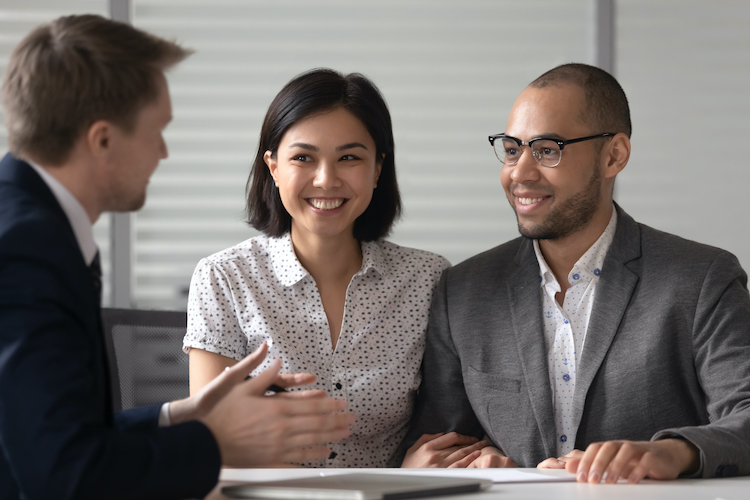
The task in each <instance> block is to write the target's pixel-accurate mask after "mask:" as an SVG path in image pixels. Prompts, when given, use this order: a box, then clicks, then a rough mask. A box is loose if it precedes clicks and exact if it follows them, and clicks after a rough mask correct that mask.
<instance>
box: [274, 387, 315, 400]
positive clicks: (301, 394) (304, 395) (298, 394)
mask: <svg viewBox="0 0 750 500" xmlns="http://www.w3.org/2000/svg"><path fill="white" fill-rule="evenodd" d="M275 397H277V398H288V399H308V398H318V399H320V398H325V397H328V395H327V394H326V393H325V392H324V391H319V390H317V389H310V390H308V391H290V392H277V393H276V395H275Z"/></svg>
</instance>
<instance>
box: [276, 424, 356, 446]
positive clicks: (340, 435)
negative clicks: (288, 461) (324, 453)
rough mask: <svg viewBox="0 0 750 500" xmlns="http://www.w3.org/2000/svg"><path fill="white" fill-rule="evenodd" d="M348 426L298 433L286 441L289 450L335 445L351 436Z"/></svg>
mask: <svg viewBox="0 0 750 500" xmlns="http://www.w3.org/2000/svg"><path fill="white" fill-rule="evenodd" d="M351 434H352V431H351V428H350V427H349V425H346V426H343V427H341V426H339V427H334V428H331V429H327V430H308V431H305V432H299V433H297V434H295V435H294V436H291V437H290V438H289V439H287V440H286V444H287V445H288V446H289V448H298V447H307V446H315V445H322V444H324V443H335V442H336V441H341V440H342V439H345V438H348V437H349V436H351Z"/></svg>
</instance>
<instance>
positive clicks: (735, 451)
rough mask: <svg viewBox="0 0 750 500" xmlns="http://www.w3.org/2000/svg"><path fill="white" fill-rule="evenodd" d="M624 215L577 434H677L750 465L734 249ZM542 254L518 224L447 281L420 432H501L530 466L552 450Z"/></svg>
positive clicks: (743, 316)
mask: <svg viewBox="0 0 750 500" xmlns="http://www.w3.org/2000/svg"><path fill="white" fill-rule="evenodd" d="M617 211H618V217H619V219H618V223H617V231H616V233H615V236H614V241H613V243H612V246H611V247H610V250H609V253H608V254H607V257H606V260H605V261H604V265H603V268H602V274H601V276H600V281H599V284H598V286H597V291H596V297H595V299H594V300H595V302H594V307H593V311H592V315H591V318H590V322H589V327H588V333H587V335H586V341H585V344H584V346H583V352H582V353H581V357H580V361H579V366H578V371H577V381H576V392H575V395H574V417H573V418H574V419H575V422H576V423H577V425H578V432H577V435H576V442H575V447H576V448H577V449H585V448H586V447H587V446H588V445H589V444H590V443H592V442H596V441H603V440H611V439H630V440H649V439H659V438H665V437H670V436H681V437H683V438H685V439H687V440H689V441H691V442H692V443H693V444H695V446H697V447H698V449H699V450H700V453H701V468H700V470H699V471H698V473H697V474H696V475H697V476H703V477H714V476H730V475H738V474H740V475H747V474H750V296H749V295H748V291H747V275H746V274H745V272H744V271H743V270H742V268H741V267H740V265H739V263H738V261H737V259H736V258H735V257H734V256H733V255H731V254H730V253H728V252H726V251H723V250H720V249H717V248H714V247H710V246H707V245H702V244H699V243H695V242H692V241H688V240H684V239H682V238H679V237H677V236H673V235H670V234H667V233H663V232H660V231H656V230H654V229H652V228H650V227H648V226H644V225H641V224H638V223H636V222H635V221H634V220H633V219H632V218H631V217H630V216H628V215H627V214H626V213H625V212H623V211H622V209H620V208H619V207H617ZM541 311H542V295H541V287H540V284H539V265H538V263H537V260H536V256H535V255H534V249H533V245H532V242H531V240H529V239H526V238H518V239H515V240H513V241H510V242H508V243H506V244H504V245H501V246H499V247H496V248H493V249H491V250H489V251H487V252H484V253H482V254H479V255H477V256H475V257H473V258H471V259H469V260H467V261H465V262H463V263H461V264H459V265H457V266H455V267H453V268H452V269H449V270H447V271H446V273H445V274H444V275H443V278H442V280H441V282H440V284H439V286H438V290H437V291H436V295H435V298H434V302H433V310H432V313H431V318H430V325H429V329H428V333H427V348H426V351H425V357H424V361H423V364H422V370H423V380H422V385H421V386H420V389H419V394H418V398H417V408H416V413H415V416H414V420H413V425H412V428H411V430H410V432H409V434H408V435H407V437H406V440H405V442H404V448H405V447H407V446H410V445H411V444H412V443H413V442H414V441H416V439H417V438H418V437H419V436H420V435H422V434H424V433H434V432H446V431H452V430H455V431H457V432H460V433H463V434H469V435H475V436H478V437H481V436H482V435H483V434H485V433H486V434H487V435H488V436H489V437H490V438H491V439H492V441H493V442H494V443H495V444H496V445H497V446H498V447H499V448H500V449H502V450H503V451H504V452H505V454H506V455H507V456H509V457H510V458H512V459H513V460H514V461H516V463H518V464H519V465H520V466H522V467H534V466H536V465H537V463H539V462H541V461H542V460H544V459H546V458H549V457H553V456H556V449H557V448H556V442H555V439H556V431H555V421H554V409H553V403H552V392H551V389H550V381H549V373H548V369H547V352H546V347H545V340H544V329H543V320H542V313H541Z"/></svg>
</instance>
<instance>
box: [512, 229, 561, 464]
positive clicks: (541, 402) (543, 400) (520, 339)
mask: <svg viewBox="0 0 750 500" xmlns="http://www.w3.org/2000/svg"><path fill="white" fill-rule="evenodd" d="M516 263H517V264H518V266H519V267H518V270H517V271H516V272H515V274H514V275H513V276H512V277H511V279H510V280H509V281H508V284H507V287H508V296H509V297H510V311H511V320H512V322H513V333H514V335H515V337H516V343H517V345H518V354H519V356H520V358H521V364H522V366H523V372H524V378H525V379H526V387H527V388H528V391H529V398H530V399H531V406H532V408H533V411H534V418H535V419H536V423H537V426H538V427H539V433H540V435H541V436H542V441H543V445H544V449H545V453H546V456H548V457H553V456H556V454H557V446H556V442H555V414H554V408H553V406H552V389H551V388H550V382H549V369H548V367H547V349H546V342H545V340H544V324H543V322H542V305H541V304H542V302H541V301H542V296H541V290H540V286H539V263H538V262H537V260H536V255H535V254H534V249H533V246H532V242H531V240H528V239H524V240H523V242H522V243H521V247H520V248H519V250H518V254H517V255H516Z"/></svg>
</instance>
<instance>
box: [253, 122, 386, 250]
mask: <svg viewBox="0 0 750 500" xmlns="http://www.w3.org/2000/svg"><path fill="white" fill-rule="evenodd" d="M264 159H265V161H266V164H267V165H268V168H269V170H270V171H271V176H272V177H273V179H274V181H275V182H276V186H277V187H278V188H279V194H280V195H281V202H282V203H283V204H284V208H286V210H287V212H289V214H290V215H291V216H292V234H293V235H294V237H295V240H297V239H299V238H309V237H311V236H316V237H321V238H330V237H340V236H348V237H352V235H353V228H354V221H355V220H356V218H357V217H359V216H360V215H362V213H363V212H364V211H365V209H366V208H367V206H368V205H369V204H370V200H371V199H372V191H373V189H374V188H375V186H376V185H377V181H378V176H379V175H380V167H381V163H382V160H381V159H380V158H378V156H377V153H376V148H375V141H374V140H373V139H372V137H371V136H370V133H369V132H368V131H367V129H366V128H365V126H364V124H363V123H362V122H361V121H360V120H359V119H358V118H356V117H355V116H354V115H352V114H351V113H350V112H349V111H347V110H345V109H343V108H337V109H335V110H333V111H327V112H324V113H321V114H316V115H312V116H309V117H307V118H305V119H303V120H300V121H299V122H297V123H296V124H294V125H293V126H291V127H290V128H289V129H288V130H287V131H286V133H285V134H284V136H283V137H282V139H281V143H280V144H279V149H278V151H277V153H276V157H275V158H274V157H272V153H271V151H266V153H265V155H264Z"/></svg>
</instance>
